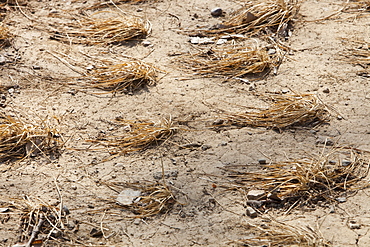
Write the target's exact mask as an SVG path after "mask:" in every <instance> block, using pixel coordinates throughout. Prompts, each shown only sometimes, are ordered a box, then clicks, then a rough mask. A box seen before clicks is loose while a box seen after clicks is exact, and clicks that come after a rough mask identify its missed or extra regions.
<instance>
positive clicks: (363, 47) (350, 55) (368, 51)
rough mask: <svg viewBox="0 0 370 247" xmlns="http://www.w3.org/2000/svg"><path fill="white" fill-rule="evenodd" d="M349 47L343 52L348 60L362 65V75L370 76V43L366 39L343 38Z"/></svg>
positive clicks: (343, 55)
mask: <svg viewBox="0 0 370 247" xmlns="http://www.w3.org/2000/svg"><path fill="white" fill-rule="evenodd" d="M343 42H345V43H346V45H347V46H348V48H347V49H346V51H344V52H342V53H341V56H342V57H344V60H345V61H346V62H349V63H351V64H354V65H360V66H361V67H362V68H363V70H361V71H360V72H359V74H360V75H362V76H366V77H370V69H369V65H370V44H369V42H366V41H364V40H358V39H356V40H351V39H343Z"/></svg>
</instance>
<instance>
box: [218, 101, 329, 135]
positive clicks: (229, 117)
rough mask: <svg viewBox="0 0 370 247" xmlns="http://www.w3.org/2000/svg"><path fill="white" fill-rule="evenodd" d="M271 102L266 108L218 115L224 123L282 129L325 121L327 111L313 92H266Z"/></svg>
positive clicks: (327, 116)
mask: <svg viewBox="0 0 370 247" xmlns="http://www.w3.org/2000/svg"><path fill="white" fill-rule="evenodd" d="M265 97H266V99H267V100H268V101H270V102H271V104H270V106H269V107H268V108H267V109H256V108H255V110H254V111H249V112H245V113H237V114H236V113H228V114H225V115H224V116H222V117H220V119H222V120H224V123H225V125H228V124H233V125H238V126H251V127H267V128H273V129H279V130H281V129H284V128H287V127H291V126H298V125H300V126H306V125H309V124H316V123H322V122H326V121H328V119H329V116H330V114H329V111H328V110H327V107H326V105H325V104H324V103H323V102H322V101H321V100H320V99H319V98H318V97H317V95H315V94H292V95H288V94H266V95H265Z"/></svg>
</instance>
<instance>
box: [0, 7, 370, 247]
mask: <svg viewBox="0 0 370 247" xmlns="http://www.w3.org/2000/svg"><path fill="white" fill-rule="evenodd" d="M1 2H4V3H3V7H2V13H3V16H4V20H3V21H2V24H3V27H6V28H7V29H8V30H9V33H10V35H11V36H12V37H9V38H6V39H9V40H10V44H4V46H3V48H2V49H1V51H0V60H1V61H0V63H1V65H0V66H1V74H0V80H1V90H2V102H1V104H2V105H3V108H2V114H3V115H4V116H3V117H2V118H1V119H3V120H4V121H3V123H2V124H5V123H6V121H5V119H6V118H5V116H12V117H13V118H14V119H13V120H12V121H10V125H12V124H14V121H18V120H19V121H21V123H25V124H28V125H27V126H33V125H32V124H39V125H41V127H40V128H39V129H38V131H42V130H45V131H46V132H45V133H46V134H44V135H45V136H44V137H42V138H43V139H42V140H44V142H41V141H40V140H41V139H40V138H41V137H37V138H33V137H27V138H29V139H25V143H26V144H25V145H24V149H25V150H23V151H24V152H25V154H26V157H24V159H20V160H19V159H16V157H12V159H9V158H8V157H6V159H4V160H3V162H2V163H1V164H0V171H1V175H0V209H1V212H0V220H1V224H0V246H27V245H26V244H24V243H27V241H29V240H30V239H31V238H32V230H39V231H38V232H39V234H38V236H37V237H36V238H34V239H33V240H35V241H33V244H32V246H41V245H40V244H39V245H38V244H37V242H36V240H42V243H41V244H42V246H239V245H243V244H244V245H245V246H249V245H250V246H263V244H267V245H265V246H268V244H271V246H330V245H332V246H369V245H370V233H369V225H370V211H369V208H370V200H368V192H369V189H368V188H366V186H367V180H366V179H367V178H366V177H365V178H363V177H361V178H360V175H358V176H359V177H351V176H352V175H351V174H349V173H348V171H347V170H345V171H343V173H344V177H343V176H341V177H340V178H341V179H342V180H340V181H339V182H338V183H342V184H343V188H342V189H341V190H340V191H335V189H332V190H330V191H329V192H328V194H325V196H323V195H324V193H323V192H322V194H320V193H321V192H320V193H319V194H320V196H318V199H315V198H311V197H310V196H312V195H313V194H314V191H313V189H312V188H306V187H305V188H304V189H305V190H303V191H306V192H304V193H303V194H305V196H306V197H304V200H303V199H302V198H303V197H302V195H301V196H298V197H297V198H291V199H289V200H288V199H287V200H283V201H282V202H280V201H277V200H275V201H274V199H273V197H269V198H265V199H264V201H263V202H262V203H263V205H262V206H258V203H261V201H262V200H258V202H257V205H256V204H254V205H252V207H254V209H256V211H257V214H258V215H257V217H250V216H248V215H247V213H246V207H247V206H248V205H247V203H250V202H247V197H246V194H247V193H248V191H249V190H251V189H261V187H260V186H261V184H260V183H258V182H256V181H255V183H253V181H252V183H245V186H244V187H243V188H244V189H241V187H242V186H241V184H243V181H244V180H243V179H245V181H246V180H248V179H251V177H253V176H254V175H255V174H253V172H256V171H261V169H262V165H261V164H260V163H263V161H262V159H265V160H266V162H267V163H268V164H269V163H270V162H271V164H275V163H279V162H285V161H290V162H293V161H297V160H302V159H304V158H312V157H317V156H318V157H321V158H323V157H324V158H326V156H325V155H326V154H327V153H328V152H331V150H335V149H333V147H346V148H347V147H350V148H352V152H351V149H342V150H341V151H340V155H336V154H334V156H333V157H334V158H332V157H330V159H333V160H334V161H332V160H330V162H329V160H326V161H325V162H327V163H330V164H332V165H333V166H334V167H335V169H334V170H335V172H338V170H340V169H342V168H340V167H339V168H338V167H337V166H336V165H338V164H339V165H340V166H342V167H343V166H345V164H343V160H348V161H352V162H351V164H357V163H355V162H354V161H358V159H357V155H358V157H361V165H364V166H366V164H367V163H368V162H369V157H368V152H366V150H367V151H369V150H370V141H369V140H370V130H369V120H370V117H369V116H370V91H369V79H368V77H367V76H368V74H367V73H366V66H367V61H366V59H368V57H369V55H366V52H368V49H369V47H368V44H369V32H370V30H369V26H368V22H369V20H370V19H369V16H368V13H369V12H368V9H369V3H368V2H366V1H335V0H323V1H314V0H305V1H302V2H301V4H300V9H299V13H298V15H296V16H294V18H293V19H292V20H291V21H290V22H289V28H288V29H286V31H287V32H288V31H289V35H288V36H286V39H284V38H281V39H279V38H277V39H275V42H278V43H279V42H281V43H279V46H276V47H275V48H274V49H273V48H271V47H270V48H266V49H267V50H266V49H265V51H266V52H267V51H269V52H270V54H269V56H270V57H272V55H273V54H274V52H281V55H283V59H282V60H281V61H278V62H276V61H275V63H274V64H273V66H271V71H270V73H268V74H267V76H265V77H262V78H257V76H256V75H252V76H250V75H247V77H244V79H243V80H241V79H238V78H239V77H242V76H238V78H235V77H233V76H222V75H221V76H215V74H217V72H218V70H217V69H216V70H215V71H213V72H212V73H213V74H211V75H210V74H203V75H202V74H201V75H199V74H194V73H197V72H199V71H200V69H199V68H197V69H196V70H191V69H192V68H194V67H197V66H198V65H199V64H201V63H200V61H198V62H195V63H194V64H192V65H191V64H190V65H187V64H186V60H185V61H184V60H181V54H189V52H191V53H190V54H193V55H194V54H196V53H197V52H199V51H200V49H208V52H207V53H206V54H207V55H213V54H215V52H216V51H217V49H221V51H222V50H225V49H227V47H235V46H237V45H238V44H239V43H238V42H239V41H240V40H238V39H237V38H236V39H232V38H230V37H229V38H228V39H225V40H226V43H225V44H221V45H216V44H192V43H191V42H189V36H190V34H193V35H194V32H190V31H191V30H195V29H201V28H202V27H207V28H208V29H207V30H208V31H209V28H210V27H212V26H213V27H214V25H217V24H219V23H222V22H223V21H225V20H227V18H228V17H229V16H230V15H231V13H233V11H235V10H237V9H238V8H239V7H240V6H241V5H242V4H243V1H221V0H213V1H210V0H209V1H208V0H182V1H179V0H161V1H150V0H148V1H107V4H102V1H94V0H87V1H86V0H85V1H83V0H65V1H56V0H29V1H21V0H18V1H17V0H15V1H10V0H9V1H1ZM112 2H114V3H116V4H115V5H113V4H112ZM246 2H247V1H244V3H246ZM277 2H279V1H277ZM280 2H282V1H280ZM215 7H221V8H222V9H223V11H224V15H223V16H221V17H213V16H212V15H211V13H210V11H211V9H213V8H215ZM113 12H114V13H113ZM99 16H100V17H101V18H104V17H108V18H109V19H110V20H114V18H118V19H125V18H132V16H135V17H136V18H141V19H142V20H144V21H143V23H141V24H143V27H142V28H143V29H141V30H135V31H134V34H133V36H135V37H134V38H133V39H132V38H131V39H129V40H118V42H114V41H107V36H104V34H106V33H107V32H108V31H107V30H104V32H103V36H99V35H100V34H96V35H97V36H95V38H94V37H93V36H89V34H88V33H87V32H88V27H90V25H91V23H90V24H89V23H88V22H87V21H89V20H90V21H91V19H89V18H95V17H99ZM125 20H126V22H127V23H128V22H130V21H132V19H125ZM135 20H136V19H135ZM146 20H147V21H149V22H150V26H148V22H145V21H146ZM72 24H73V25H75V26H73V25H72ZM139 24H140V23H138V22H137V23H136V24H135V25H139ZM141 24H140V25H141ZM145 25H147V26H145ZM76 26H77V27H78V28H79V29H77V28H76ZM219 27H220V26H219ZM83 28H85V29H84V32H85V34H82V35H81V34H79V33H76V30H79V31H80V32H81V30H82V29H83ZM145 28H147V29H145ZM148 28H149V29H148ZM143 30H144V31H143ZM149 31H150V32H149ZM146 32H148V33H149V34H148V35H146ZM197 32H199V30H198V31H197ZM262 32H264V35H265V37H268V36H270V37H273V34H272V33H269V31H266V30H262ZM137 33H139V36H136V34H137ZM120 35H121V36H122V33H121V34H120ZM120 35H118V36H119V37H121V36H120ZM118 36H117V37H118ZM114 37H116V36H114ZM218 37H219V36H218ZM245 37H247V35H246V36H243V38H242V40H241V41H240V42H247V44H250V42H252V44H253V45H252V46H254V47H255V46H256V44H259V45H261V46H263V45H264V42H266V41H263V42H260V41H258V38H257V37H259V36H258V35H255V36H253V37H252V41H250V37H248V39H246V38H245ZM110 38H112V36H110ZM275 38H276V36H275ZM94 39H95V40H94ZM102 40H106V42H105V43H104V42H103V41H102ZM217 40H218V38H217V39H216V41H217ZM148 41H149V42H148ZM354 41H360V42H357V43H356V42H355V43H353V42H354ZM248 42H249V43H248ZM274 44H275V45H276V43H274ZM350 49H355V50H356V51H363V52H365V55H364V56H363V57H362V59H363V60H364V61H362V62H359V60H360V59H361V57H358V56H357V57H356V56H355V54H354V53H353V52H351V51H350ZM367 54H369V53H367ZM184 59H186V58H184ZM198 59H202V58H201V57H200V58H198ZM127 61H131V62H132V61H135V62H136V63H139V64H140V65H141V64H143V63H145V64H147V66H154V67H153V68H152V67H150V68H151V70H153V71H152V72H153V74H151V73H148V74H146V76H147V77H146V78H145V80H142V81H140V83H142V84H145V85H144V86H143V87H140V88H139V89H138V90H132V87H130V86H127V87H126V88H125V89H123V91H120V90H118V89H117V88H115V87H113V88H112V87H108V89H107V88H106V87H105V86H104V87H100V86H99V87H98V88H96V84H93V87H92V86H91V84H89V83H91V82H96V81H97V80H98V79H97V78H96V74H93V73H94V71H95V72H96V73H100V74H103V75H106V74H108V75H107V76H106V77H104V78H105V79H107V78H108V79H112V78H113V79H117V78H121V77H122V76H127V74H124V75H121V74H119V75H118V76H117V77H114V75H112V74H109V73H110V72H107V71H104V68H106V67H109V66H111V65H113V64H118V63H124V62H127ZM278 65H280V66H278ZM130 66H133V65H132V64H131V65H130ZM135 66H137V64H136V65H135ZM274 66H275V67H274ZM126 67H127V66H126ZM184 67H185V69H184ZM186 67H187V68H186ZM97 68H101V69H102V70H95V69H97ZM130 68H131V67H130ZM135 68H136V69H137V67H135ZM140 68H143V67H140ZM119 70H120V68H118V71H119ZM224 70H227V68H224ZM364 70H365V71H364ZM134 71H136V72H137V71H138V70H134ZM220 71H221V70H220ZM264 71H266V70H264ZM136 72H132V74H133V75H134V76H137V73H136ZM104 73H105V74H104ZM156 73H157V75H155V74H156ZM130 75H131V74H130ZM258 75H260V74H258ZM156 76H157V77H156ZM130 78H131V77H130ZM133 78H134V79H132V81H134V82H137V81H136V79H135V78H136V77H133ZM102 80H103V79H102ZM156 80H157V82H156V83H154V81H156ZM109 83H113V82H112V81H109ZM146 84H148V85H146ZM154 84H155V85H154ZM89 85H90V86H89ZM109 85H111V84H109ZM99 88H100V89H99ZM101 88H105V89H107V90H108V91H104V90H101ZM111 91H114V92H111ZM266 93H272V95H274V94H275V95H283V96H284V95H290V94H300V95H303V94H307V93H308V94H310V93H312V94H313V95H317V96H318V97H319V99H320V102H321V103H322V102H323V103H324V104H325V107H324V108H325V109H327V110H328V111H329V112H330V113H331V116H330V118H329V121H327V122H326V123H322V124H319V125H316V126H312V125H308V126H303V127H302V126H288V127H287V128H284V129H276V128H275V129H273V128H266V127H253V126H251V124H249V125H247V126H235V125H227V124H226V123H225V121H221V120H222V119H223V118H222V116H224V115H223V114H224V113H225V112H228V113H233V112H234V113H235V112H236V113H238V114H239V115H240V114H243V113H245V112H248V111H249V110H250V109H251V107H257V108H266V107H268V103H266V101H263V100H262V97H261V96H263V95H265V94H266ZM264 114H265V113H264ZM264 116H266V115H264ZM116 120H122V121H123V120H131V121H133V122H129V123H127V122H123V123H122V122H117V121H116ZM170 120H171V121H173V126H169V125H168V122H169V121H170ZM314 120H315V119H314ZM316 120H317V119H316ZM135 121H136V122H135ZM161 121H162V123H165V124H167V125H166V126H165V128H164V129H165V130H166V131H169V132H165V134H162V132H161V133H160V136H156V138H153V139H161V138H163V139H165V141H160V140H159V141H154V145H152V146H147V145H146V144H143V145H144V147H145V148H144V149H143V150H139V149H140V148H141V147H142V146H137V147H134V148H133V149H136V148H137V149H138V150H136V151H135V152H128V151H133V150H132V149H130V150H128V149H125V148H124V147H125V145H128V144H127V143H130V142H132V140H134V142H135V143H137V142H138V141H137V139H130V140H128V139H123V138H120V137H122V136H124V135H125V134H128V133H129V132H130V130H131V131H132V130H134V127H135V125H134V123H140V124H141V125H139V127H140V128H144V127H145V128H150V127H153V124H148V125H144V123H147V122H149V123H155V124H158V123H160V122H161ZM166 121H167V122H166ZM215 122H216V125H217V126H212V124H213V123H215ZM220 125H221V126H220ZM252 125H253V124H252ZM4 126H5V125H4ZM7 126H8V125H7ZM12 126H13V125H12ZM155 126H157V125H155ZM262 126H264V125H262ZM267 126H269V125H267ZM270 126H271V125H270ZM271 127H273V126H271ZM2 128H3V129H4V127H2ZM9 128H10V127H6V128H5V129H6V131H4V130H3V133H2V135H5V134H6V133H8V132H7V131H8V129H9ZM30 128H36V127H30ZM150 131H151V130H150ZM154 131H157V132H156V133H158V131H160V130H159V129H155V130H154ZM25 133H31V130H30V129H29V128H28V127H25V129H22V130H20V133H19V135H21V136H23V134H25ZM32 133H33V132H32ZM32 133H31V134H32ZM34 135H36V134H34ZM40 135H41V134H40ZM32 138H33V139H32ZM48 138H49V139H48ZM30 140H31V141H30ZM35 140H37V141H38V142H37V143H34V142H35ZM45 140H51V141H55V142H56V143H53V144H55V145H61V144H63V145H62V146H61V147H60V150H57V151H58V152H51V153H48V152H47V151H48V150H45V151H42V152H41V151H39V150H36V149H37V147H41V145H47V144H49V143H46V141H45ZM88 140H90V141H88ZM27 143H28V144H27ZM110 144H115V145H116V147H112V146H111V145H110ZM27 145H28V146H27ZM325 145H326V147H325ZM1 148H4V147H3V146H2V147H1ZM54 148H55V147H54V146H51V149H53V150H54V151H55V149H54ZM1 150H3V149H1ZM323 150H324V154H322V151H323ZM13 151H14V150H9V149H7V150H5V151H2V158H5V156H7V154H10V153H11V152H13ZM351 153H352V155H353V154H356V157H355V156H351ZM27 154H29V155H27ZM328 159H329V158H328ZM351 159H352V160H351ZM355 159H356V160H355ZM259 162H260V163H259ZM335 164H336V165H335ZM298 168H299V166H294V168H292V167H290V168H289V169H293V171H294V169H298ZM162 170H163V171H162ZM231 170H232V171H234V172H235V171H237V173H236V174H237V175H238V176H239V177H241V176H244V178H243V177H241V178H238V176H236V177H235V176H233V175H235V173H233V172H231ZM263 171H264V172H266V174H267V171H268V170H263ZM289 171H291V170H289ZM341 171H342V170H341ZM248 172H250V173H248ZM346 172H347V173H346ZM319 173H320V172H318V173H317V174H319ZM305 174H306V175H307V174H308V173H305ZM317 174H316V175H317ZM336 174H337V173H336ZM364 174H365V175H366V170H365V171H364ZM307 176H308V175H307ZM303 177H304V176H303ZM317 177H318V175H317ZM317 177H315V178H313V180H315V179H318V178H317ZM328 177H329V175H327V174H325V175H324V178H328ZM163 178H164V179H163ZM357 178H359V179H358V180H359V184H355V187H351V188H350V189H352V190H350V189H348V190H347V187H346V186H349V187H350V179H357ZM296 180H298V179H296ZM296 180H294V179H292V180H290V182H292V183H293V185H292V186H297V185H296V183H295V182H296ZM343 181H344V182H343ZM310 182H312V181H310ZM314 182H315V181H314ZM347 182H348V184H346V183H347ZM323 183H325V182H323ZM235 184H236V185H235ZM308 184H309V183H308ZM129 185H130V186H131V187H132V186H133V185H135V186H136V187H135V191H136V192H137V191H141V193H142V195H139V196H136V197H137V198H136V197H134V202H132V200H131V202H130V203H128V204H129V205H126V207H124V206H122V205H119V204H117V203H116V198H117V196H118V194H119V193H120V192H121V191H122V190H125V188H126V187H127V186H129ZM153 186H154V187H153ZM235 186H236V187H237V188H238V189H235V188H236V187H235ZM327 187H328V186H326V187H325V188H327ZM268 188H269V187H268V186H267V187H266V188H265V189H266V191H267V190H269V189H268ZM294 188H295V187H294ZM333 188H334V185H333ZM145 189H146V191H145ZM288 189H289V188H288ZM281 191H284V185H282V187H281ZM281 191H278V193H282V192H281ZM145 193H147V194H146V195H148V194H150V193H152V194H151V196H152V197H149V198H147V199H148V200H149V201H146V202H143V200H144V199H145V198H144V195H145ZM307 195H308V197H307ZM150 198H152V199H153V198H154V199H156V200H157V201H155V200H152V201H150V200H151V199H150ZM278 199H279V198H278ZM147 205H150V207H149V208H145V206H147ZM162 206H163V207H162ZM151 209H154V211H150V210H151ZM156 209H158V211H160V213H159V214H157V213H158V212H157V211H155V210H156ZM151 214H153V215H151ZM140 216H145V217H140ZM40 222H41V223H40ZM37 225H39V226H40V229H36V228H37ZM269 227H270V228H269ZM279 230H280V231H281V230H282V232H279ZM288 235H291V236H293V237H292V238H293V239H294V241H293V242H294V244H290V245H289V244H288V243H287V242H279V241H282V239H283V240H284V241H287V239H288V237H287V236H288ZM258 237H260V238H266V239H270V241H272V242H264V240H260V241H259V242H258V241H257V242H258V244H255V242H253V240H256V238H258ZM274 237H275V238H274ZM307 239H308V242H307V243H304V240H307ZM266 241H267V240H266ZM17 243H18V245H16V244H17ZM22 243H23V244H22ZM248 244H249V245H248ZM253 244H255V245H253Z"/></svg>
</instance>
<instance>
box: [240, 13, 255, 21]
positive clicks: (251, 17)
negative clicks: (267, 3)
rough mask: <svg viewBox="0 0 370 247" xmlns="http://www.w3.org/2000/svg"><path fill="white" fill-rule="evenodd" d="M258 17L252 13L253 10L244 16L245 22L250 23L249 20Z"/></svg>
mask: <svg viewBox="0 0 370 247" xmlns="http://www.w3.org/2000/svg"><path fill="white" fill-rule="evenodd" d="M256 19H257V16H255V15H254V14H252V13H251V12H247V16H246V17H244V19H243V23H248V22H251V21H254V20H256Z"/></svg>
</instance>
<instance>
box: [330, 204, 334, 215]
mask: <svg viewBox="0 0 370 247" xmlns="http://www.w3.org/2000/svg"><path fill="white" fill-rule="evenodd" d="M329 213H331V214H334V213H335V207H334V205H331V206H330V210H329Z"/></svg>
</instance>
